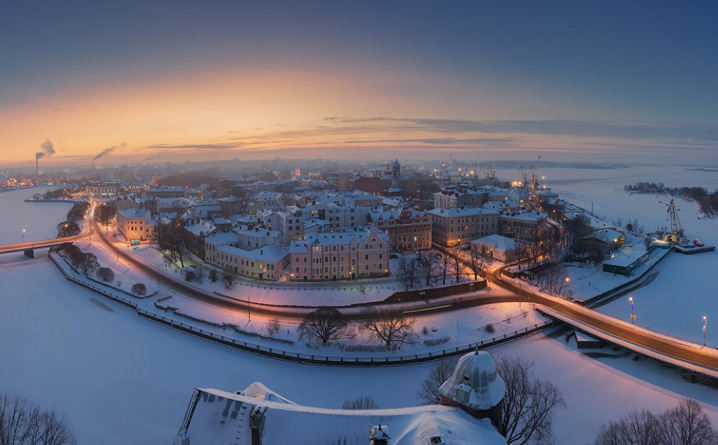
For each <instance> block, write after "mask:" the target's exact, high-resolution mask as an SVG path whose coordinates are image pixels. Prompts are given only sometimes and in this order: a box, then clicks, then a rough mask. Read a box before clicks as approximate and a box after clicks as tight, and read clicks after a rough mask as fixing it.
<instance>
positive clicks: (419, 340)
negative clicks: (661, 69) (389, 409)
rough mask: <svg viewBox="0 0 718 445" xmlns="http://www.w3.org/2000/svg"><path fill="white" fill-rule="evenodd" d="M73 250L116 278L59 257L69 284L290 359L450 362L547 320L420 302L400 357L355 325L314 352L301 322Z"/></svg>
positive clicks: (506, 310) (527, 311)
mask: <svg viewBox="0 0 718 445" xmlns="http://www.w3.org/2000/svg"><path fill="white" fill-rule="evenodd" d="M76 244H77V245H78V246H79V247H80V248H81V249H82V250H83V251H91V252H92V253H94V254H95V255H97V257H98V260H99V262H100V264H101V265H104V266H109V267H111V268H112V269H113V270H116V277H115V280H114V281H113V282H112V283H107V284H103V283H101V282H99V281H98V280H89V279H88V278H87V277H85V276H83V275H82V274H80V273H78V272H76V271H74V270H73V269H72V268H71V267H70V265H69V264H68V263H67V262H66V261H64V260H62V258H63V257H62V256H61V255H57V254H54V255H53V260H54V261H55V263H56V264H57V265H58V266H59V267H61V268H62V270H63V271H64V273H65V274H66V275H67V276H68V277H69V279H71V280H73V281H76V282H79V283H81V284H82V283H84V284H85V285H86V286H87V287H89V288H91V289H93V290H95V291H97V292H99V293H102V294H103V295H105V296H107V297H109V298H112V299H115V300H116V301H119V302H122V303H123V304H127V305H130V306H131V307H133V308H135V309H136V310H137V312H138V314H140V315H142V316H143V317H147V318H151V319H154V320H156V321H160V322H162V323H165V324H168V325H170V326H173V327H175V328H178V329H181V330H184V331H187V332H190V333H193V334H195V335H200V336H203V337H205V338H209V339H212V340H214V341H220V342H223V343H225V344H227V345H230V346H235V347H238V348H242V349H246V350H252V351H255V352H258V353H263V354H266V355H271V356H280V357H283V358H287V359H292V358H293V359H301V360H312V361H314V360H316V361H330V362H347V361H355V362H362V363H372V362H387V361H388V362H393V363H396V362H402V361H405V360H407V361H408V360H417V359H422V358H430V357H436V356H439V355H447V354H452V353H455V352H456V351H458V350H470V349H472V348H473V347H474V345H475V344H481V345H485V344H493V343H498V342H503V341H506V340H507V339H509V338H510V337H512V336H520V335H524V334H525V333H527V332H530V331H533V330H536V329H537V328H540V327H542V326H544V325H545V324H547V321H546V319H544V318H543V317H541V316H540V315H538V314H537V313H536V312H535V311H534V310H533V308H532V307H531V306H530V305H528V304H521V303H502V304H489V305H482V306H476V307H473V308H468V309H462V310H461V311H452V312H449V313H440V314H436V315H427V316H421V315H422V314H421V308H422V307H423V305H424V304H425V303H424V302H421V301H420V302H414V303H406V304H403V305H401V306H400V308H401V309H402V310H403V311H404V313H405V314H407V317H415V316H420V318H418V319H417V321H416V322H415V323H414V326H413V327H412V331H413V332H414V334H415V335H414V341H413V342H412V344H405V345H402V346H401V347H400V348H398V349H392V348H390V349H387V348H384V347H382V346H381V343H380V342H378V341H377V340H376V339H372V338H371V337H370V336H369V333H368V332H365V331H363V330H361V329H359V326H358V325H356V324H352V325H351V326H350V330H351V331H352V332H353V334H354V337H353V338H352V339H351V340H345V341H342V342H337V343H332V344H329V345H327V346H322V347H317V346H313V345H311V344H308V343H307V342H306V341H302V340H301V339H300V338H299V334H298V332H297V327H298V325H299V323H300V321H301V318H291V319H287V318H282V317H272V316H266V315H261V314H257V313H254V314H253V313H252V311H251V307H250V308H249V309H248V310H241V309H232V308H227V307H224V306H217V305H212V304H208V303H205V302H202V301H198V300H195V299H191V298H188V297H186V296H183V295H181V294H178V293H177V292H174V291H171V290H169V289H165V288H164V287H163V286H158V285H156V284H154V283H148V282H147V281H146V279H145V281H143V279H144V276H143V275H142V274H140V273H138V272H137V271H134V270H133V269H132V268H131V267H128V266H127V265H125V264H124V263H123V262H122V261H119V259H118V258H117V257H111V256H110V255H109V253H108V252H107V251H106V250H104V249H102V248H98V246H97V245H93V244H91V243H90V242H89V241H80V242H78V243H76ZM137 282H141V283H144V284H146V285H147V287H148V293H150V294H151V293H153V292H154V293H157V295H156V296H154V297H150V298H137V297H132V296H131V295H128V291H127V290H125V288H126V289H129V288H130V287H131V285H132V284H133V283H137ZM118 287H119V288H120V289H118ZM502 292H503V291H501V290H498V289H494V288H486V289H483V290H481V291H479V292H478V293H477V294H481V295H483V296H486V297H497V298H500V297H501V296H503V295H505V293H502ZM475 297H476V296H475V295H468V296H466V295H464V296H458V297H455V298H451V299H449V300H441V301H440V302H439V303H437V304H444V305H448V304H451V303H455V302H458V301H463V300H464V299H470V298H475ZM412 308H417V309H415V312H416V314H415V315H412ZM360 311H361V309H360V308H356V309H354V312H355V313H357V314H358V313H360ZM307 312H308V310H304V311H303V312H299V313H300V314H302V313H307ZM272 323H278V327H277V328H276V329H272V326H271V324H272Z"/></svg>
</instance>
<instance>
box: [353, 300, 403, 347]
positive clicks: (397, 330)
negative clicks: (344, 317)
mask: <svg viewBox="0 0 718 445" xmlns="http://www.w3.org/2000/svg"><path fill="white" fill-rule="evenodd" d="M362 316H363V317H362V318H363V321H362V324H361V329H362V330H365V331H368V332H369V334H370V335H372V336H373V337H375V338H377V339H379V340H381V341H382V342H384V344H385V345H386V346H388V347H397V346H398V345H401V344H413V343H414V341H415V340H414V337H415V336H414V332H413V330H412V326H413V325H414V320H413V319H407V318H404V314H402V313H401V312H398V311H390V310H376V309H372V308H369V309H365V310H364V311H363V312H362Z"/></svg>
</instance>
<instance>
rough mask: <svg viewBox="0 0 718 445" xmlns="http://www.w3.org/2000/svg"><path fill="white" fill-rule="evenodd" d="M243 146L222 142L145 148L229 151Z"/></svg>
mask: <svg viewBox="0 0 718 445" xmlns="http://www.w3.org/2000/svg"><path fill="white" fill-rule="evenodd" d="M242 146H243V144H242V143H240V142H222V143H216V144H155V145H149V146H147V147H146V148H150V149H153V150H164V149H170V150H208V151H209V150H231V149H235V148H241V147H242Z"/></svg>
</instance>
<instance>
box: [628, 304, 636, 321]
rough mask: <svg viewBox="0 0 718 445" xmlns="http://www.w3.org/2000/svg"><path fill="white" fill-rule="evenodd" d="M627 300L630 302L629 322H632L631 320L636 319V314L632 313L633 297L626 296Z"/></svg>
mask: <svg viewBox="0 0 718 445" xmlns="http://www.w3.org/2000/svg"><path fill="white" fill-rule="evenodd" d="M628 301H630V302H631V324H633V320H635V319H636V314H634V313H633V297H628Z"/></svg>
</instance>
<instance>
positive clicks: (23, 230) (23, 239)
mask: <svg viewBox="0 0 718 445" xmlns="http://www.w3.org/2000/svg"><path fill="white" fill-rule="evenodd" d="M22 243H23V244H25V229H24V228H23V229H22Z"/></svg>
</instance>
